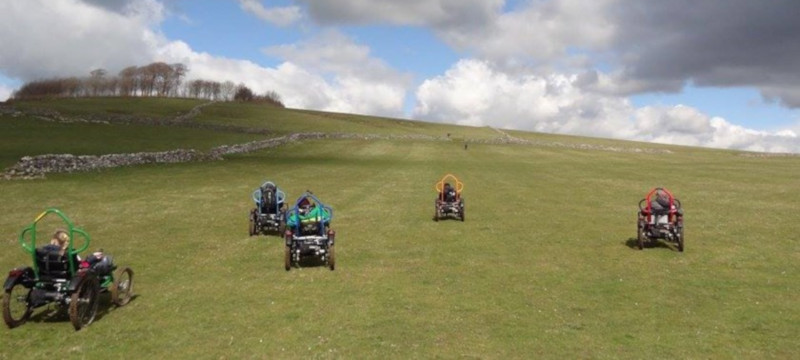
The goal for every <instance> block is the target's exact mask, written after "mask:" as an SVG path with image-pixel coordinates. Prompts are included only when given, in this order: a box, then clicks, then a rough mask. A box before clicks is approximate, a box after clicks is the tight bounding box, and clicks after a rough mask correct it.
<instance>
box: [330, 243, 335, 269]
mask: <svg viewBox="0 0 800 360" xmlns="http://www.w3.org/2000/svg"><path fill="white" fill-rule="evenodd" d="M328 267H329V268H330V269H331V271H333V270H335V269H336V251H335V250H334V246H333V245H331V247H329V248H328Z"/></svg>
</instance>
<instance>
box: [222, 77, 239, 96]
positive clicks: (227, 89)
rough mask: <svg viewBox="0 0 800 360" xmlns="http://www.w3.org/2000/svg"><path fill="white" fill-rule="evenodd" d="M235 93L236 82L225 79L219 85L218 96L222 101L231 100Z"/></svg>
mask: <svg viewBox="0 0 800 360" xmlns="http://www.w3.org/2000/svg"><path fill="white" fill-rule="evenodd" d="M234 94H236V84H234V83H233V81H230V80H228V81H225V82H223V83H222V86H221V87H220V96H221V97H222V100H224V101H231V100H233V95H234Z"/></svg>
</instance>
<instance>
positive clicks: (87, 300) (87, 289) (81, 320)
mask: <svg viewBox="0 0 800 360" xmlns="http://www.w3.org/2000/svg"><path fill="white" fill-rule="evenodd" d="M99 292H100V284H99V283H98V281H97V278H88V279H84V280H83V281H81V284H80V285H78V289H77V290H76V291H75V292H74V293H72V297H71V298H70V302H69V320H70V321H71V322H72V327H74V328H75V330H80V329H82V328H84V327H86V326H88V325H89V324H91V323H92V321H94V317H95V315H97V298H98V296H97V294H98V293H99Z"/></svg>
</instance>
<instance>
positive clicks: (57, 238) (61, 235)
mask: <svg viewBox="0 0 800 360" xmlns="http://www.w3.org/2000/svg"><path fill="white" fill-rule="evenodd" d="M50 245H56V246H58V247H59V252H60V253H61V254H62V255H63V254H64V251H65V250H66V249H67V247H68V246H69V234H68V233H67V232H66V231H65V230H61V229H58V230H56V232H55V233H53V237H52V238H51V239H50Z"/></svg>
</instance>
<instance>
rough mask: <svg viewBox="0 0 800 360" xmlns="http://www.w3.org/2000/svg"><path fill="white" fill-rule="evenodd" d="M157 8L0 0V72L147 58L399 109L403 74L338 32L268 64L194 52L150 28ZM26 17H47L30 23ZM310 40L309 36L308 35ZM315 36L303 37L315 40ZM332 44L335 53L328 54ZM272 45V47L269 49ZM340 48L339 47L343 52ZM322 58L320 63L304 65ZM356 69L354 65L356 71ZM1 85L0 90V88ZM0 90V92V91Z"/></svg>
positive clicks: (160, 15)
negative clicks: (316, 45)
mask: <svg viewBox="0 0 800 360" xmlns="http://www.w3.org/2000/svg"><path fill="white" fill-rule="evenodd" d="M164 16H165V8H164V7H163V4H162V3H160V2H157V1H155V0H130V1H118V2H111V3H108V4H105V5H104V6H99V3H98V4H89V3H87V2H83V1H79V0H57V1H45V0H26V1H5V2H0V33H3V34H4V36H2V37H0V48H2V49H3V51H0V72H2V74H3V75H5V76H7V77H10V78H16V79H18V80H21V81H31V80H36V79H41V78H48V77H64V76H86V75H88V74H89V72H90V71H91V70H93V69H97V68H105V69H107V70H109V71H110V72H111V73H112V74H113V73H115V72H117V71H119V70H121V69H123V68H125V67H127V66H131V65H144V64H147V63H150V62H154V61H163V62H167V63H183V64H185V65H187V67H188V68H189V74H188V78H187V80H190V79H195V78H202V79H208V80H216V81H228V80H230V81H233V82H235V83H244V84H247V85H248V86H250V87H251V88H252V89H253V90H254V91H256V92H258V93H263V92H266V91H270V90H272V91H276V92H277V93H278V94H279V95H280V96H281V98H282V100H283V102H284V104H286V105H287V106H289V107H298V108H309V109H318V110H328V111H339V112H354V113H364V114H377V115H386V116H401V115H402V107H403V102H404V97H405V91H406V86H408V79H407V77H406V76H405V75H402V74H399V73H397V72H395V71H393V70H392V69H390V68H389V66H388V65H386V64H385V63H383V62H382V61H380V60H378V59H375V58H372V57H370V56H369V49H368V48H366V47H364V46H360V45H357V44H354V43H353V42H352V41H350V40H349V39H347V38H345V37H343V36H341V35H326V36H327V37H326V38H325V39H327V40H328V41H333V40H335V43H332V44H330V46H327V47H324V46H323V47H320V48H319V49H318V50H319V51H320V52H321V54H314V51H315V49H314V47H313V46H303V45H299V46H296V47H283V48H282V49H283V50H275V51H276V55H281V54H282V56H284V57H285V58H286V61H284V62H283V63H282V64H280V65H278V66H276V67H264V66H261V65H259V64H256V63H255V62H252V61H248V60H241V59H231V58H226V57H222V56H217V55H214V54H209V53H204V52H197V51H194V50H193V49H192V48H191V46H189V45H188V44H186V43H184V42H182V41H170V40H168V39H166V38H165V37H163V36H162V35H161V34H160V33H159V32H158V31H157V25H159V23H160V22H161V21H163V19H164ZM27 24H48V26H42V27H31V26H28V25H27ZM315 41H316V42H315ZM322 42H323V40H313V39H312V40H311V42H310V44H312V45H313V44H317V43H319V44H321V43H322ZM335 46H339V48H340V49H341V50H343V51H344V52H343V54H339V55H338V56H337V54H335V52H334V51H333V49H334V47H335ZM276 49H277V48H276ZM345 50H346V51H345ZM303 59H319V60H325V61H326V63H327V65H326V66H324V67H321V68H320V67H314V66H312V64H313V61H310V60H309V61H304V60H303ZM359 68H361V69H362V71H357V70H358V69H359ZM0 91H3V90H0ZM0 95H1V94H0Z"/></svg>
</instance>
